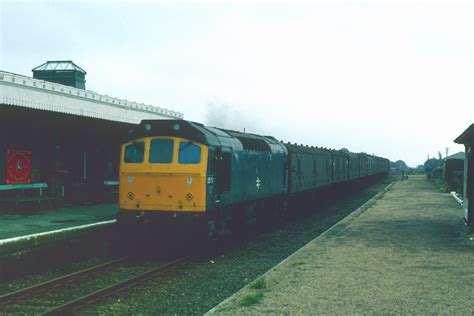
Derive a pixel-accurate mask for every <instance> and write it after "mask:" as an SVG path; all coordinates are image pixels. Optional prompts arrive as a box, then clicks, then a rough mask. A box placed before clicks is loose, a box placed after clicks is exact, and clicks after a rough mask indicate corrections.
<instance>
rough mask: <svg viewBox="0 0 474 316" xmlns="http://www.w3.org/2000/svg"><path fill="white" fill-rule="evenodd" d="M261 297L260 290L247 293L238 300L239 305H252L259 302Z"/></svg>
mask: <svg viewBox="0 0 474 316" xmlns="http://www.w3.org/2000/svg"><path fill="white" fill-rule="evenodd" d="M262 298H263V293H262V292H257V293H252V294H248V295H246V296H245V297H244V298H243V299H242V300H241V301H240V305H241V306H250V305H253V304H257V303H260V301H261V300H262Z"/></svg>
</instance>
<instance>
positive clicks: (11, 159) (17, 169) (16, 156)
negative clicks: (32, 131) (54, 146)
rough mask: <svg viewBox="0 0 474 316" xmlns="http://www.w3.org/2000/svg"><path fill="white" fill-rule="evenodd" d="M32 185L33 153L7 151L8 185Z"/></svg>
mask: <svg viewBox="0 0 474 316" xmlns="http://www.w3.org/2000/svg"><path fill="white" fill-rule="evenodd" d="M26 183H31V151H30V150H17V149H7V184H26Z"/></svg>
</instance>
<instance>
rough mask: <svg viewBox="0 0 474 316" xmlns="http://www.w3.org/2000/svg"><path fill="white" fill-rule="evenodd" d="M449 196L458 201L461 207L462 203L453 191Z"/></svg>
mask: <svg viewBox="0 0 474 316" xmlns="http://www.w3.org/2000/svg"><path fill="white" fill-rule="evenodd" d="M451 195H452V196H453V198H454V199H455V200H456V201H458V203H459V204H461V206H463V201H462V200H461V199H460V198H459V197H458V195H457V194H456V192H454V191H451Z"/></svg>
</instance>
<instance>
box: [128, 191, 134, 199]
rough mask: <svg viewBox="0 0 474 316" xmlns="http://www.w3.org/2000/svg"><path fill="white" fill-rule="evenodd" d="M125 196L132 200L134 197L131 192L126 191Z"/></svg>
mask: <svg viewBox="0 0 474 316" xmlns="http://www.w3.org/2000/svg"><path fill="white" fill-rule="evenodd" d="M127 197H128V199H129V200H133V198H134V197H135V194H134V193H133V192H128V193H127Z"/></svg>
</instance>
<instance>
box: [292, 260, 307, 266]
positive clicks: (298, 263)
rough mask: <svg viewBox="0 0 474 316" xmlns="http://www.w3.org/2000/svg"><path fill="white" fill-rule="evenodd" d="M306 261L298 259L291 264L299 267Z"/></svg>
mask: <svg viewBox="0 0 474 316" xmlns="http://www.w3.org/2000/svg"><path fill="white" fill-rule="evenodd" d="M305 264H306V262H304V261H296V262H294V263H292V264H291V266H292V267H297V266H302V265H305Z"/></svg>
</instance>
